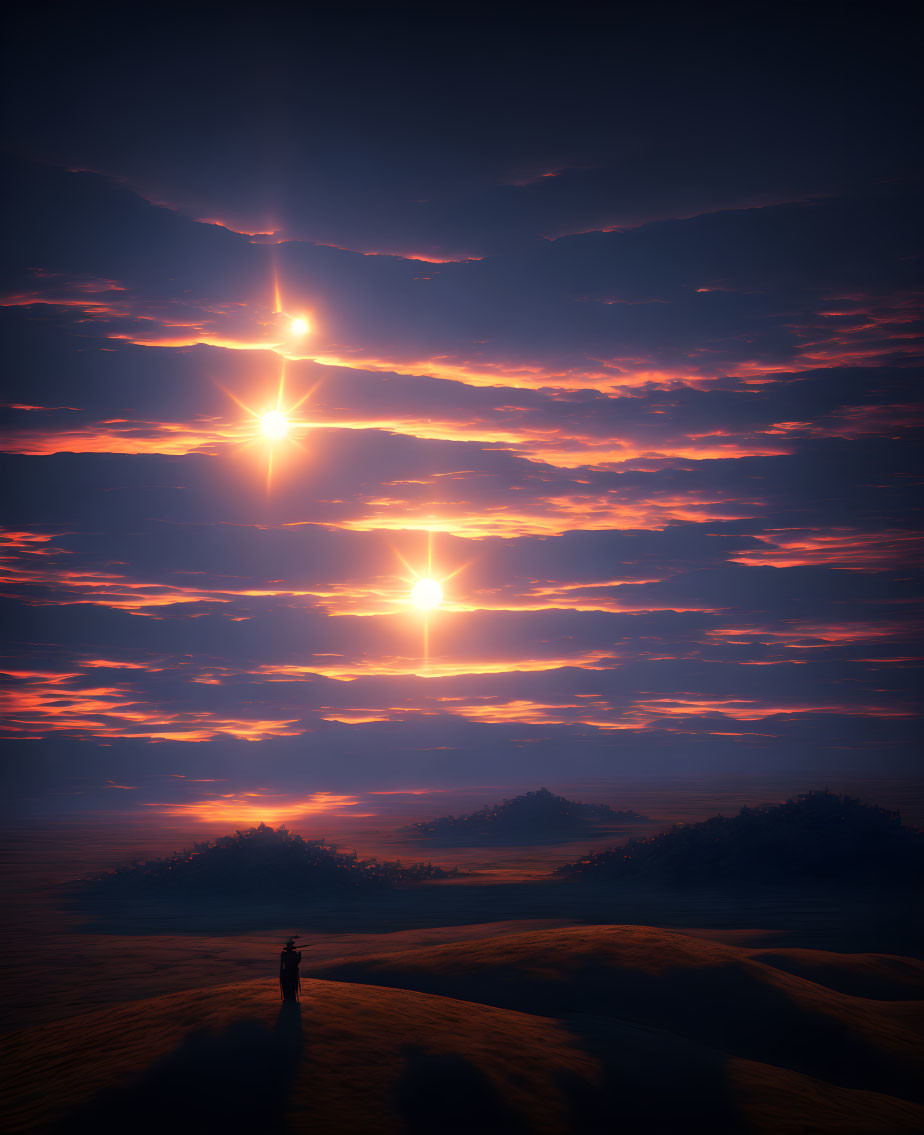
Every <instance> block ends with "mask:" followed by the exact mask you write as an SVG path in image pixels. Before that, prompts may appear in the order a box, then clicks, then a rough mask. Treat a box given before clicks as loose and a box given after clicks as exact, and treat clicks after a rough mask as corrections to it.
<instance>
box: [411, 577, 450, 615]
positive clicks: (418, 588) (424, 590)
mask: <svg viewBox="0 0 924 1135" xmlns="http://www.w3.org/2000/svg"><path fill="white" fill-rule="evenodd" d="M411 602H412V603H413V604H414V606H415V607H416V608H417V610H418V611H432V610H433V608H434V607H438V606H439V605H440V603H442V602H443V589H442V587H440V585H439V583H437V581H436V580H435V579H418V580H417V582H416V583H415V584H414V586H413V588H412V590H411Z"/></svg>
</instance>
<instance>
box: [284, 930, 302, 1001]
mask: <svg viewBox="0 0 924 1135" xmlns="http://www.w3.org/2000/svg"><path fill="white" fill-rule="evenodd" d="M301 960H302V952H301V950H296V948H295V939H294V938H290V939H289V940H288V941H287V942H286V944H285V946H283V948H282V953H281V954H280V955H279V989H280V992H281V993H282V999H283V1001H299V1000H301V998H300V997H299V994H300V993H301V989H302V986H301V982H300V981H299V977H298V965H299V962H300V961H301Z"/></svg>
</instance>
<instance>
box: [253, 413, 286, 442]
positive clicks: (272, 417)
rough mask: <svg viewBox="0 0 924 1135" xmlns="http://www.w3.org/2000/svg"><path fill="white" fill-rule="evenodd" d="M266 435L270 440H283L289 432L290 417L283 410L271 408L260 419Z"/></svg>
mask: <svg viewBox="0 0 924 1135" xmlns="http://www.w3.org/2000/svg"><path fill="white" fill-rule="evenodd" d="M260 425H261V427H262V429H263V435H264V437H267V438H269V440H270V441H281V440H282V438H284V437H285V436H286V434H287V433H288V432H289V419H288V418H287V417H286V416H285V414H284V413H283V412H282V410H269V411H267V413H265V414H264V415H263V417H262V418H261V419H260Z"/></svg>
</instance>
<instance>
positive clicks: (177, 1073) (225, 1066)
mask: <svg viewBox="0 0 924 1135" xmlns="http://www.w3.org/2000/svg"><path fill="white" fill-rule="evenodd" d="M301 1051H302V1022H301V1010H300V1007H299V1005H298V1004H297V1003H296V1002H294V1001H293V1002H283V1004H282V1007H281V1009H280V1012H279V1017H278V1019H277V1021H276V1024H275V1026H274V1028H272V1029H268V1028H266V1026H265V1025H263V1024H261V1023H260V1022H258V1021H252V1020H251V1021H248V1020H242V1021H238V1022H236V1023H235V1024H234V1025H233V1026H232V1027H231V1028H229V1029H228V1030H227V1031H226V1032H224V1033H221V1034H218V1035H216V1034H214V1033H208V1032H198V1033H193V1034H191V1035H190V1036H188V1037H187V1038H186V1039H185V1040H184V1041H183V1043H182V1044H180V1045H179V1047H178V1048H177V1049H176V1050H175V1051H174V1052H172V1053H170V1055H169V1056H167V1057H165V1058H164V1059H163V1060H161V1061H159V1062H158V1063H157V1064H155V1065H154V1066H153V1067H152V1068H150V1069H149V1070H148V1071H147V1072H146V1073H145V1074H144V1075H143V1076H142V1077H141V1078H140V1079H138V1080H136V1081H134V1082H133V1083H130V1084H126V1085H124V1086H120V1087H118V1088H111V1089H108V1090H107V1091H104V1092H102V1093H100V1095H98V1096H97V1097H95V1098H94V1099H92V1100H90V1101H89V1102H88V1103H87V1104H85V1105H84V1106H83V1107H81V1108H79V1109H78V1110H77V1111H76V1112H73V1113H71V1114H70V1115H69V1116H68V1117H67V1119H66V1121H64V1122H62V1123H59V1124H57V1125H56V1126H55V1127H53V1128H52V1132H53V1133H56V1135H72V1133H73V1132H75V1131H95V1132H109V1131H122V1130H126V1129H127V1130H130V1131H131V1132H132V1135H155V1133H156V1135H163V1132H164V1131H198V1132H212V1131H222V1132H238V1131H240V1132H244V1131H246V1132H250V1133H254V1132H261V1133H262V1132H266V1133H267V1135H269V1133H272V1132H281V1131H284V1130H285V1129H286V1127H285V1112H286V1106H287V1103H288V1097H289V1092H290V1089H291V1085H292V1081H293V1078H294V1076H295V1072H296V1069H297V1067H298V1065H299V1062H300V1060H301ZM48 1088H49V1090H50V1091H53V1090H54V1084H53V1081H52V1082H51V1083H49V1084H48Z"/></svg>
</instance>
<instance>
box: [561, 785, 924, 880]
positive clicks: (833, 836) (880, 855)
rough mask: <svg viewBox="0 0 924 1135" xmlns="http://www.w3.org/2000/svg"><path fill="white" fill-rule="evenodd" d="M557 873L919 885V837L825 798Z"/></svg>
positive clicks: (896, 819) (708, 826)
mask: <svg viewBox="0 0 924 1135" xmlns="http://www.w3.org/2000/svg"><path fill="white" fill-rule="evenodd" d="M558 873H559V874H561V875H565V876H570V877H571V878H576V879H588V880H598V879H604V880H605V879H612V880H620V881H621V880H630V879H636V878H638V879H645V880H650V881H656V882H663V883H669V884H684V883H692V882H723V881H728V882H733V881H741V882H752V883H753V882H769V883H798V882H802V881H811V880H830V881H842V882H858V883H875V884H877V885H894V884H907V883H911V882H914V881H918V880H921V879H922V878H924V833H922V832H920V831H918V830H916V829H914V828H909V827H904V826H903V825H902V823H901V817H900V816H899V814H898V813H897V812H889V811H886V809H884V808H878V807H875V806H872V805H868V804H863V803H861V802H860V801H859V800H855V799H853V798H852V797H850V796H845V797H840V796H837V795H835V794H834V793H832V792H828V791H824V792H806V793H804V794H803V795H801V796H797V797H796V798H795V799H792V800H787V801H786V802H785V803H782V804H773V805H766V806H763V807H759V808H742V809H741V811H740V812H739V813H738V815H737V816H734V817H732V818H728V817H725V816H713V817H712V819H709V820H704V821H702V822H700V823H696V824H690V825H685V824H675V825H674V827H673V828H672V829H671V830H670V831H669V832H662V833H661V834H660V835H656V836H652V837H651V838H649V839H634V840H630V841H629V842H628V843H626V844H624V845H623V846H621V847H614V848H610V849H608V850H606V851H595V852H590V853H588V854H587V855H586V856H585V857H584V858H583V859H580V860H578V861H577V862H576V863H568V864H566V865H565V866H563V867H560V868H559V869H558Z"/></svg>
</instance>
